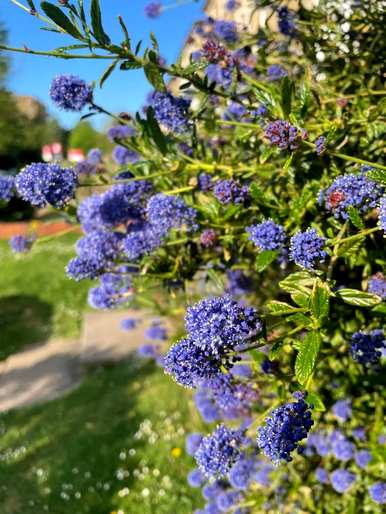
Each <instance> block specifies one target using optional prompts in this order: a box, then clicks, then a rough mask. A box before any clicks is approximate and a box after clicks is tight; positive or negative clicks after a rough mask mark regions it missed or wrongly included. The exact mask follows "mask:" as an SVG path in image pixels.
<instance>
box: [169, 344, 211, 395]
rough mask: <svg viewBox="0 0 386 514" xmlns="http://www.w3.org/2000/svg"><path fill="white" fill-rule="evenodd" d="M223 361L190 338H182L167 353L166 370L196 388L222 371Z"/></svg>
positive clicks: (179, 380)
mask: <svg viewBox="0 0 386 514" xmlns="http://www.w3.org/2000/svg"><path fill="white" fill-rule="evenodd" d="M220 365H221V361H220V360H219V359H218V358H216V357H213V356H210V357H209V356H208V355H207V354H206V353H205V352H204V351H202V350H201V349H200V348H199V347H198V346H197V345H196V344H194V343H193V342H192V341H191V340H190V339H181V341H179V342H178V343H176V344H175V345H173V346H172V347H171V348H170V350H169V351H168V353H167V354H166V355H165V360H164V368H165V372H166V373H168V374H169V375H171V376H172V377H173V378H174V379H175V381H176V382H177V383H178V384H180V385H182V386H185V387H190V388H194V387H196V386H198V385H200V384H201V383H202V382H203V381H205V380H208V379H209V378H211V377H213V376H214V375H217V374H218V373H220Z"/></svg>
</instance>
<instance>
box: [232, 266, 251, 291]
mask: <svg viewBox="0 0 386 514" xmlns="http://www.w3.org/2000/svg"><path fill="white" fill-rule="evenodd" d="M226 274H227V278H228V285H227V288H226V292H227V293H229V294H230V295H231V296H241V295H244V294H248V293H250V292H251V291H253V281H252V279H251V278H250V277H248V276H247V275H245V273H244V272H243V271H242V270H241V269H234V270H228V271H227V272H226Z"/></svg>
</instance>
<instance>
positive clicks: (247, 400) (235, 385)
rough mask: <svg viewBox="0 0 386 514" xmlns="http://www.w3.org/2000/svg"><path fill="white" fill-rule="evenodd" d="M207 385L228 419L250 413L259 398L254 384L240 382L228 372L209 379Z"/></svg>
mask: <svg viewBox="0 0 386 514" xmlns="http://www.w3.org/2000/svg"><path fill="white" fill-rule="evenodd" d="M205 386H206V387H208V388H209V389H210V391H211V394H212V397H213V399H214V400H215V402H216V404H217V406H218V407H220V409H221V411H222V413H223V415H224V417H225V418H227V419H235V418H238V417H241V416H245V415H247V414H249V412H250V409H251V407H252V405H253V404H254V403H255V402H256V400H257V399H258V392H257V390H256V389H255V388H254V387H253V384H251V383H246V382H244V383H243V382H238V381H237V380H236V379H235V377H234V376H233V375H232V374H230V373H228V374H226V375H225V374H218V375H215V376H213V377H212V378H210V379H208V380H207V381H206V382H205Z"/></svg>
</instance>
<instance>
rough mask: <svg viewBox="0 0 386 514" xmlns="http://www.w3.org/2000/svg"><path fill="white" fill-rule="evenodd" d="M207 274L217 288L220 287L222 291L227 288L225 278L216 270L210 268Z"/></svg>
mask: <svg viewBox="0 0 386 514" xmlns="http://www.w3.org/2000/svg"><path fill="white" fill-rule="evenodd" d="M206 273H207V275H208V276H209V277H210V278H211V280H212V281H213V282H214V284H215V285H216V287H218V288H219V289H220V290H223V289H224V287H225V283H224V276H223V275H222V274H221V273H219V272H218V271H216V270H214V269H213V268H208V269H207V270H206Z"/></svg>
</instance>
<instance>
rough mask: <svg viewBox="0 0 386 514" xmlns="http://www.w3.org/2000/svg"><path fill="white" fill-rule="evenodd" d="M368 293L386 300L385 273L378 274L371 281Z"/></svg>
mask: <svg viewBox="0 0 386 514" xmlns="http://www.w3.org/2000/svg"><path fill="white" fill-rule="evenodd" d="M368 291H369V293H372V294H376V295H377V296H380V297H381V298H382V299H383V300H385V299H386V278H385V276H384V275H383V273H376V274H375V275H373V276H372V277H371V278H370V279H369V285H368Z"/></svg>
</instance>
